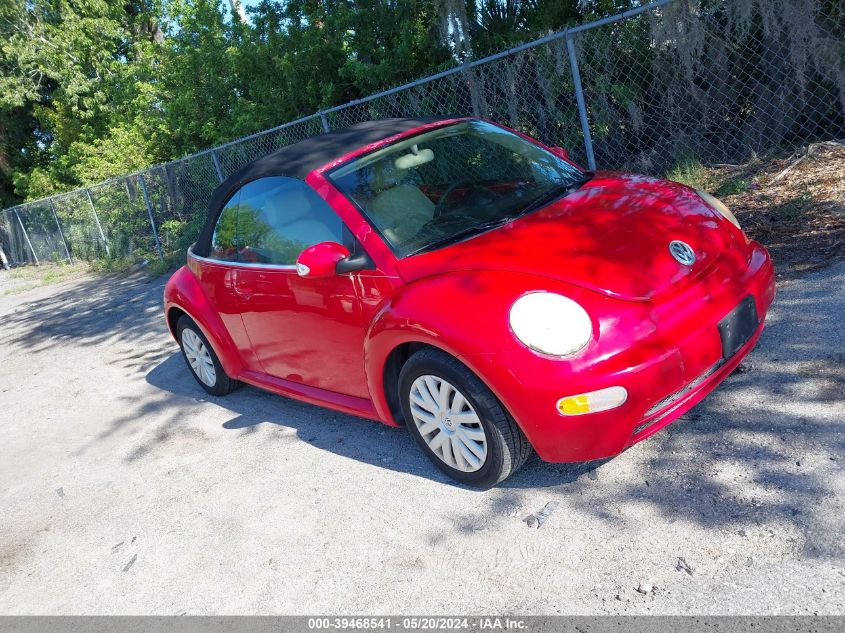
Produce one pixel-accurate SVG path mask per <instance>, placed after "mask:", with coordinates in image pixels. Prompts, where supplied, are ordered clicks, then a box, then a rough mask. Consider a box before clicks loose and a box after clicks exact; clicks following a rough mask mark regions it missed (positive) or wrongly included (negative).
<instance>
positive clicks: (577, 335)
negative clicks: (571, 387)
mask: <svg viewBox="0 0 845 633" xmlns="http://www.w3.org/2000/svg"><path fill="white" fill-rule="evenodd" d="M509 318H510V326H511V330H513V333H514V334H515V335H516V338H518V339H519V340H520V341H522V342H523V343H525V344H526V345H527V346H528V347H530V348H531V349H533V350H536V351H538V352H542V353H543V354H550V355H552V356H571V355H572V354H575V353H576V352H579V351H581V350H582V349H583V348H584V347H585V346H586V345H587V343H589V342H590V337H591V336H592V334H593V324H592V322H591V321H590V316H589V315H588V314H587V312H586V311H585V310H584V308H582V307H581V306H580V305H578V304H577V303H575V302H574V301H573V300H572V299H568V298H567V297H564V296H563V295H559V294H555V293H553V292H531V293H528V294H526V295H523V296H521V297H520V298H519V299H517V300H516V301H514V303H513V305H512V306H511V310H510V317H509Z"/></svg>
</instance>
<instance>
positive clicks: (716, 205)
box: [696, 191, 742, 230]
mask: <svg viewBox="0 0 845 633" xmlns="http://www.w3.org/2000/svg"><path fill="white" fill-rule="evenodd" d="M696 193H697V194H698V197H699V198H701V199H702V200H704V202H705V203H707V206H709V207H710V208H711V209H713V210H714V211H718V212H719V213H721V214H722V215H723V216H725V217H726V218H727V219H728V220H729V221H730V222H731V224H733V225H734V226H735V227H736V228H738V229H740V230H742V227H741V226H740V225H739V221H738V220H737V219H736V216H735V215H734V214H733V213H731V210H730V209H728V207H727V205H726V204H725V203H724V202H722V201H721V200H719V199H718V198H717V197H716V196H711V195H710V194H709V193H707V192H706V191H696Z"/></svg>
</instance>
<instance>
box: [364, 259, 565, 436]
mask: <svg viewBox="0 0 845 633" xmlns="http://www.w3.org/2000/svg"><path fill="white" fill-rule="evenodd" d="M561 285H562V284H560V283H559V282H555V281H553V280H550V279H545V278H542V277H537V276H534V275H530V274H525V273H504V272H502V271H486V270H470V271H455V272H446V273H442V274H436V275H431V276H427V277H423V278H421V279H418V280H416V281H413V282H411V283H410V284H408V285H405V286H402V287H401V288H399V289H398V290H397V291H396V292H395V293H393V294H392V295H390V297H388V298H387V299H386V300H385V302H384V303H383V304H382V305H381V306H380V307H379V309H378V311H377V312H376V313H375V315H374V317H373V319H372V322H371V323H370V326H369V328H368V329H367V332H366V335H365V338H364V367H365V371H366V374H367V386H368V388H369V391H370V395H371V398H372V401H373V406H374V407H375V409H376V412H377V413H378V414H379V416H380V417H381V419H382V420H384V421H385V422H386V423H388V424H391V425H395V421H394V419H393V415H392V413H391V412H390V407H389V405H388V402H387V395H386V393H385V389H384V372H385V367H386V364H387V360H388V357H389V356H390V353H391V352H392V351H393V350H395V349H396V348H397V347H398V346H400V345H402V344H404V343H422V344H424V345H430V346H432V347H436V348H438V349H441V350H443V351H444V352H446V353H448V354H451V355H452V356H454V357H456V358H458V359H459V360H460V361H461V362H462V363H464V364H465V365H467V366H468V367H469V368H470V369H471V370H472V371H473V372H475V373H476V374H477V375H479V376H480V377H481V378H482V380H484V382H485V383H486V384H487V386H488V387H490V389H491V390H492V391H493V393H495V394H496V396H497V397H499V398H500V399H502V398H501V396H500V393H499V390H498V389H497V388H496V385H494V384H491V383H490V382H489V380H488V378H486V377H484V376H483V375H482V373H481V372H480V371H479V370H480V366H479V364H477V363H476V362H475V360H477V359H478V357H480V356H481V355H484V356H489V355H490V354H498V353H505V352H512V351H514V350H517V349H520V348H521V344H520V343H518V342H517V341H516V339H515V338H514V337H513V336H511V335H510V334H509V329H510V326H509V325H508V312H509V310H510V306H511V304H512V303H513V301H514V300H515V299H516V298H517V297H519V296H520V295H522V294H523V293H524V292H526V291H528V290H540V289H544V290H553V289H554V288H558V287H560V286H561ZM494 288H495V291H492V292H491V289H494ZM446 297H462V298H463V300H462V301H461V302H460V303H459V304H455V303H453V302H449V303H446V301H449V300H448V299H445V298H446ZM492 345H497V346H496V347H491V346H492Z"/></svg>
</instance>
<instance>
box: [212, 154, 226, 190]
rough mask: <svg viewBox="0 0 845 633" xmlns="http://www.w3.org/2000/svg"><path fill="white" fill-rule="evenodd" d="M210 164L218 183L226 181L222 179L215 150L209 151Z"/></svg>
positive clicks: (221, 171)
mask: <svg viewBox="0 0 845 633" xmlns="http://www.w3.org/2000/svg"><path fill="white" fill-rule="evenodd" d="M211 162H212V163H214V171H216V172H217V179H218V180H219V181H220V182H223V181H224V180H226V179H225V178H223V170H222V169H220V159H219V158H217V150H216V149H213V150H211Z"/></svg>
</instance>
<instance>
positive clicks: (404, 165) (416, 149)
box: [329, 121, 585, 257]
mask: <svg viewBox="0 0 845 633" xmlns="http://www.w3.org/2000/svg"><path fill="white" fill-rule="evenodd" d="M329 178H330V180H331V181H332V182H333V183H334V184H335V185H336V186H337V187H338V188H339V189H340V190H341V191H343V193H345V194H346V195H347V196H348V197H349V198H350V199H351V200H353V201H354V202H355V203H356V204H357V205H358V207H359V208H360V209H361V210H362V211H363V212H364V213H365V214H366V215H367V217H368V218H369V220H370V222H371V223H372V224H373V225H374V226H375V227H376V228H377V229H378V230H379V231H380V232H381V234H382V236H384V238H385V239H386V240H387V242H388V243H389V244H390V246H391V247H392V248H393V251H394V252H395V253H396V255H397V256H399V257H405V256H407V255H411V254H414V253H418V252H422V251H425V250H431V249H434V248H438V247H440V246H445V245H447V244H450V243H453V242H455V241H458V240H460V239H464V238H467V237H471V236H473V235H477V234H478V233H481V232H483V231H486V230H489V229H491V228H494V227H496V226H500V225H501V224H504V223H506V222H508V221H510V220H512V219H514V218H516V217H519V215H521V214H523V213H527V212H529V211H531V210H534V209H535V208H538V207H539V206H542V204H540V203H541V202H544V201H545V202H551V201H552V200H553V199H554V198H555V197H557V196H559V195H563V194H565V193H566V192H567V191H569V190H572V189H574V188H575V187H577V186H578V185H579V184H581V183H583V182H584V180H585V176H584V173H583V172H581V171H579V170H578V169H576V168H575V167H573V166H572V165H570V164H569V163H567V162H566V161H564V160H563V159H562V158H559V157H558V156H556V155H555V154H552V153H551V152H549V151H548V150H545V149H543V148H542V147H540V146H538V145H535V144H534V143H531V142H529V141H527V140H525V139H524V138H522V137H520V136H518V135H516V134H514V133H512V132H508V131H507V130H504V129H502V128H500V127H497V126H495V125H491V124H489V123H484V122H481V121H466V122H462V123H456V124H454V125H448V126H445V127H442V128H438V129H436V130H433V131H431V132H426V133H424V134H419V135H417V136H413V137H411V138H409V139H404V140H402V141H398V142H396V143H393V144H391V145H389V146H387V147H385V148H382V149H380V150H377V151H375V152H373V153H371V154H368V155H366V156H363V157H361V158H359V159H357V160H354V161H351V162H350V163H347V164H345V165H342V166H340V167H338V168H337V169H335V170H334V171H332V172H331V173H330V174H329Z"/></svg>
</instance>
